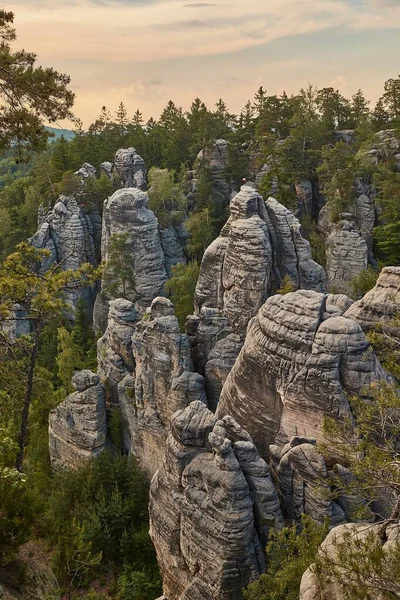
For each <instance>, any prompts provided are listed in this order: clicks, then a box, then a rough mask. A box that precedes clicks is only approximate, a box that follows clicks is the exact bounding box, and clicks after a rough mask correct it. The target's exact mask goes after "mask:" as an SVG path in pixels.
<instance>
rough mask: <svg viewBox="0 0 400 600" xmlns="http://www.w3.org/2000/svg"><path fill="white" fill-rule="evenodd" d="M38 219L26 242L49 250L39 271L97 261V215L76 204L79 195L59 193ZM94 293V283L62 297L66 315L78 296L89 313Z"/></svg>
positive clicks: (95, 262) (71, 316)
mask: <svg viewBox="0 0 400 600" xmlns="http://www.w3.org/2000/svg"><path fill="white" fill-rule="evenodd" d="M89 166H90V165H89ZM92 168H93V167H92ZM42 213H43V211H42ZM39 219H40V220H39V229H38V230H37V232H36V233H35V235H34V236H33V237H32V238H30V240H29V242H30V243H31V244H32V245H33V246H34V247H35V248H43V249H46V250H49V251H50V256H49V257H47V258H46V259H44V260H43V262H42V265H41V267H40V269H41V271H42V272H44V271H46V270H48V269H49V268H50V267H51V266H53V265H56V264H61V268H62V269H64V270H67V269H78V268H79V267H80V266H81V265H82V264H83V263H89V264H92V265H96V264H97V258H96V256H97V252H98V249H99V247H98V245H97V244H98V241H99V227H101V219H100V215H99V214H98V213H97V212H96V211H92V212H87V211H86V210H85V209H84V208H83V207H82V206H81V205H80V204H79V197H74V196H60V197H59V198H58V200H57V202H56V204H55V205H54V208H52V209H51V210H50V211H48V212H47V213H46V214H39ZM96 293H97V286H94V287H92V288H82V290H80V291H79V290H78V291H74V292H73V293H69V294H68V293H67V295H66V299H67V302H68V304H69V306H70V307H71V310H70V314H69V315H68V317H69V318H70V319H71V320H73V316H74V310H75V308H76V304H77V302H78V300H79V299H82V300H83V301H84V303H85V307H86V309H87V311H88V313H89V314H90V315H91V313H92V310H93V304H94V301H95V298H96Z"/></svg>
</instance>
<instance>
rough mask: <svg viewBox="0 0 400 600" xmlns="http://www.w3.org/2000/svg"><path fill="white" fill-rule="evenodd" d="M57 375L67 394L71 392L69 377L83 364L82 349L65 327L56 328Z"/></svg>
mask: <svg viewBox="0 0 400 600" xmlns="http://www.w3.org/2000/svg"><path fill="white" fill-rule="evenodd" d="M56 362H57V367H58V377H59V379H60V381H61V382H62V384H63V386H64V388H65V391H66V393H67V394H69V393H70V392H71V378H72V376H73V374H74V373H75V371H79V370H80V369H81V368H82V366H83V351H82V348H81V347H80V346H78V344H76V343H75V341H74V336H73V333H72V332H69V331H68V330H67V329H66V328H65V327H60V328H59V329H58V354H57V358H56Z"/></svg>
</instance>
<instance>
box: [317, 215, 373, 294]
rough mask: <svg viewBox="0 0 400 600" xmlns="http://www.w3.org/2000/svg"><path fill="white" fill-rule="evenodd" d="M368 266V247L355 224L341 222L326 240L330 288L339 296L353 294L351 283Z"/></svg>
mask: <svg viewBox="0 0 400 600" xmlns="http://www.w3.org/2000/svg"><path fill="white" fill-rule="evenodd" d="M367 266H368V246H367V242H366V240H365V239H364V237H363V236H362V235H361V232H360V231H359V229H358V228H357V227H355V226H354V223H353V222H352V221H350V220H348V219H343V220H341V221H339V223H338V224H337V226H335V227H334V229H333V231H332V233H331V234H330V235H329V236H328V238H327V240H326V274H327V281H328V288H329V289H330V290H331V291H332V292H334V293H337V294H340V293H343V294H349V293H351V282H352V281H353V280H354V279H355V278H356V277H358V276H359V275H360V273H362V271H364V270H365V269H366V268H367Z"/></svg>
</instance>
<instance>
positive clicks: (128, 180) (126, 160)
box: [103, 148, 147, 190]
mask: <svg viewBox="0 0 400 600" xmlns="http://www.w3.org/2000/svg"><path fill="white" fill-rule="evenodd" d="M103 170H104V172H106V173H107V170H108V169H107V165H106V164H105V163H103ZM111 173H112V175H113V176H114V184H115V185H116V186H117V187H119V188H132V187H137V188H139V189H141V190H145V189H146V175H147V169H146V165H145V162H144V160H143V158H142V157H141V156H139V154H138V153H137V152H136V149H135V148H121V149H120V150H117V152H116V153H115V158H114V166H113V168H112V170H111Z"/></svg>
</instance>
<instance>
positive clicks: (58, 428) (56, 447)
mask: <svg viewBox="0 0 400 600" xmlns="http://www.w3.org/2000/svg"><path fill="white" fill-rule="evenodd" d="M72 384H73V387H74V389H75V390H76V391H75V392H74V393H72V394H70V395H69V396H68V397H67V398H66V399H65V400H64V401H63V402H61V404H59V405H58V406H57V408H55V409H53V410H52V411H51V412H50V415H49V449H50V461H51V465H52V467H53V469H58V468H61V467H68V468H74V467H79V465H80V464H82V462H83V461H86V460H88V459H90V458H93V457H95V456H97V455H98V454H100V452H102V451H103V450H104V448H105V445H106V434H107V424H106V395H105V388H104V385H103V384H102V383H101V381H100V377H99V376H98V375H97V374H96V373H92V372H91V371H80V372H79V373H75V375H74V376H73V378H72Z"/></svg>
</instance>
